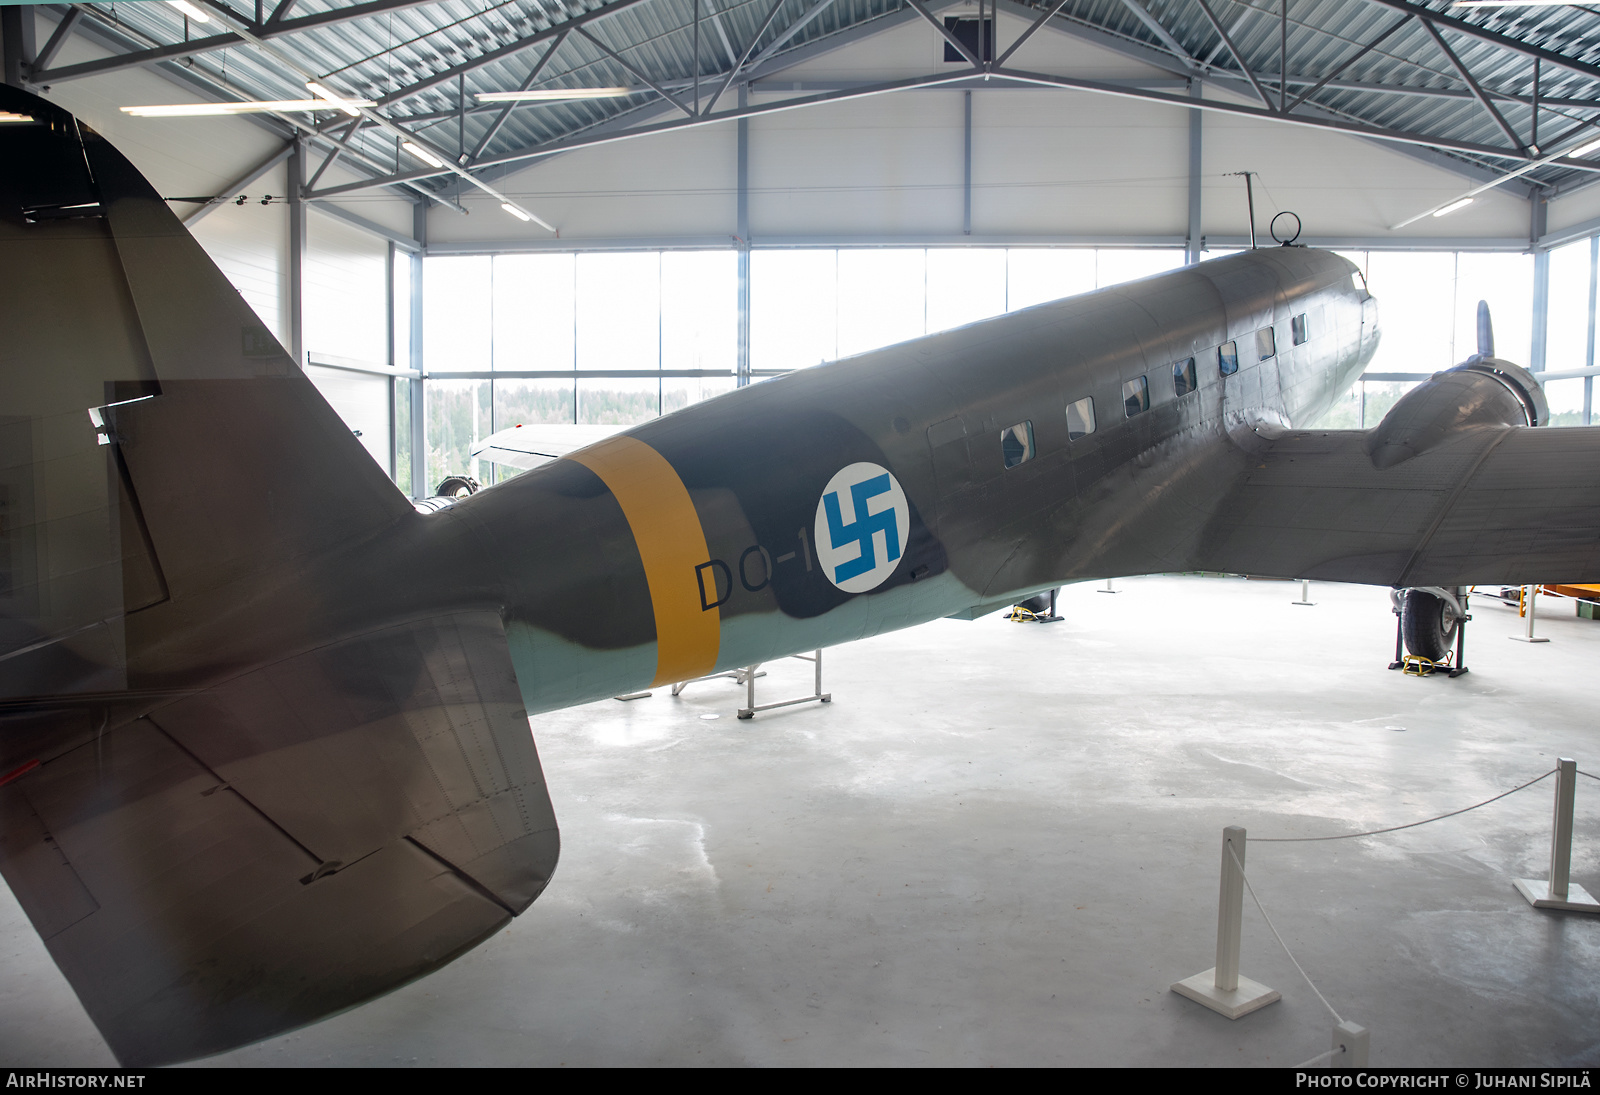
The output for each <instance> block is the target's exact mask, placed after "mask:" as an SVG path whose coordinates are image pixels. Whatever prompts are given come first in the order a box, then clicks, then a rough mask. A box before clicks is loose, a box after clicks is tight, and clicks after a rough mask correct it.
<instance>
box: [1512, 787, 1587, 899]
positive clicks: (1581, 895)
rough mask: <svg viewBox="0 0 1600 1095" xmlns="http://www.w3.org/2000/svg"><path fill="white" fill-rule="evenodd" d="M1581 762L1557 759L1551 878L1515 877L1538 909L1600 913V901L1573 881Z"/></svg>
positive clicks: (1520, 887)
mask: <svg viewBox="0 0 1600 1095" xmlns="http://www.w3.org/2000/svg"><path fill="white" fill-rule="evenodd" d="M1577 783H1578V762H1577V761H1575V760H1572V759H1571V758H1570V757H1562V758H1561V759H1560V760H1558V761H1556V813H1555V822H1554V825H1553V826H1552V828H1553V830H1554V831H1553V832H1552V833H1551V835H1550V880H1549V881H1548V882H1545V881H1542V880H1540V879H1537V878H1519V879H1516V887H1517V892H1518V893H1520V894H1521V895H1522V896H1523V897H1525V898H1527V899H1528V904H1530V905H1532V906H1533V907H1534V908H1536V909H1566V910H1567V911H1568V912H1590V913H1593V912H1600V901H1596V900H1595V899H1594V898H1593V897H1591V896H1590V895H1589V891H1588V890H1586V889H1584V888H1583V887H1582V886H1579V885H1578V884H1577V883H1575V882H1573V881H1572V878H1571V875H1572V800H1573V796H1574V794H1575V793H1576V791H1577Z"/></svg>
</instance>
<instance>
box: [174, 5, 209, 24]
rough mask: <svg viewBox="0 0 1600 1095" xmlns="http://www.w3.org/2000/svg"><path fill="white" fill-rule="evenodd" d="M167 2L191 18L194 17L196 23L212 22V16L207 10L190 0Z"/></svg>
mask: <svg viewBox="0 0 1600 1095" xmlns="http://www.w3.org/2000/svg"><path fill="white" fill-rule="evenodd" d="M167 3H169V4H171V5H172V6H173V7H175V8H177V9H178V10H179V11H181V12H183V14H185V15H187V16H188V17H189V18H190V19H193V20H194V21H195V22H196V23H209V22H211V16H209V15H207V14H206V13H205V12H203V11H201V10H200V9H199V8H197V7H195V6H194V5H193V4H191V3H189V0H167Z"/></svg>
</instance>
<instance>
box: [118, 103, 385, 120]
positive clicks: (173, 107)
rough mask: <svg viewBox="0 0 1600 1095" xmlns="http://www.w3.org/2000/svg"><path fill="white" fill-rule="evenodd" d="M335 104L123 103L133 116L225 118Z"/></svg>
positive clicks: (304, 111) (306, 110) (303, 110)
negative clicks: (145, 104)
mask: <svg viewBox="0 0 1600 1095" xmlns="http://www.w3.org/2000/svg"><path fill="white" fill-rule="evenodd" d="M346 104H348V105H349V106H352V107H362V106H372V105H374V104H373V103H372V101H371V100H368V99H346V100H343V101H342V102H341V103H339V104H337V105H338V107H339V108H340V109H343V108H344V106H345V105H346ZM334 107H335V104H334V103H331V102H329V101H328V100H327V99H278V100H274V101H271V102H246V103H165V104H160V105H156V106H125V107H122V108H121V110H122V112H123V113H124V114H132V115H133V116H134V117H136V118H218V117H222V118H226V117H231V116H232V115H235V114H260V113H263V112H267V111H271V112H274V113H278V114H296V113H300V114H307V113H312V112H314V111H318V110H332V109H334Z"/></svg>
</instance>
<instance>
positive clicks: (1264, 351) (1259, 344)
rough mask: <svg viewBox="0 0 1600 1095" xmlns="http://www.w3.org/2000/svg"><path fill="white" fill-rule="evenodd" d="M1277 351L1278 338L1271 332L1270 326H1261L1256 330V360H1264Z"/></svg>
mask: <svg viewBox="0 0 1600 1095" xmlns="http://www.w3.org/2000/svg"><path fill="white" fill-rule="evenodd" d="M1277 352H1278V340H1277V339H1276V338H1275V337H1274V336H1273V334H1272V328H1271V327H1263V328H1261V330H1259V331H1257V332H1256V360H1258V361H1265V360H1267V358H1269V357H1271V356H1272V355H1273V354H1276V353H1277Z"/></svg>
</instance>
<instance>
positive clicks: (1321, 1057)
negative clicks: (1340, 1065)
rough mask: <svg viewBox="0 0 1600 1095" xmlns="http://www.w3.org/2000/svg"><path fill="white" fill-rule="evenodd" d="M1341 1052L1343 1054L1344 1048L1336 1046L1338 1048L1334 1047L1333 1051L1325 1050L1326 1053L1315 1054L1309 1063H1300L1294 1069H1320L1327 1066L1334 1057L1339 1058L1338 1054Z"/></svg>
mask: <svg viewBox="0 0 1600 1095" xmlns="http://www.w3.org/2000/svg"><path fill="white" fill-rule="evenodd" d="M1343 1052H1344V1047H1343V1046H1338V1047H1336V1048H1334V1049H1330V1050H1327V1051H1326V1052H1323V1053H1319V1054H1317V1055H1316V1056H1315V1057H1313V1058H1311V1060H1309V1061H1301V1062H1300V1063H1299V1064H1297V1065H1295V1066H1294V1067H1295V1068H1318V1067H1320V1066H1322V1065H1325V1064H1327V1063H1328V1062H1329V1061H1331V1060H1333V1059H1334V1058H1335V1057H1337V1056H1339V1054H1341V1053H1343Z"/></svg>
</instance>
